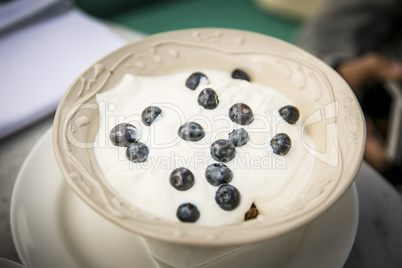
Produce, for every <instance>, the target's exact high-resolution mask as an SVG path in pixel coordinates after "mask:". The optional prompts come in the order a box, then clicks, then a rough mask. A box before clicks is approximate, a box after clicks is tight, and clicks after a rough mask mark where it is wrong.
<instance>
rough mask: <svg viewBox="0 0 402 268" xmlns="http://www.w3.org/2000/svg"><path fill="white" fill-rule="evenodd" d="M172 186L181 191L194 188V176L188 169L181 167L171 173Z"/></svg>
mask: <svg viewBox="0 0 402 268" xmlns="http://www.w3.org/2000/svg"><path fill="white" fill-rule="evenodd" d="M169 181H170V184H171V185H172V186H173V187H174V188H175V189H177V190H179V191H185V190H188V189H190V188H191V187H193V185H194V175H193V173H192V172H191V171H190V170H188V169H187V168H184V167H180V168H176V169H175V170H173V171H172V173H170V177H169Z"/></svg>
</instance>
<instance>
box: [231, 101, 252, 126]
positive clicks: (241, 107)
mask: <svg viewBox="0 0 402 268" xmlns="http://www.w3.org/2000/svg"><path fill="white" fill-rule="evenodd" d="M229 118H230V119H231V120H232V121H233V122H235V123H237V124H240V125H249V124H251V123H252V122H253V121H254V115H253V111H252V110H251V108H250V107H249V106H248V105H247V104H244V103H236V104H233V106H232V107H230V109H229Z"/></svg>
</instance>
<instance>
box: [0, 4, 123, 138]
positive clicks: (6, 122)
mask: <svg viewBox="0 0 402 268" xmlns="http://www.w3.org/2000/svg"><path fill="white" fill-rule="evenodd" d="M126 43H127V41H126V40H125V39H123V38H122V37H120V36H118V35H117V34H116V33H115V32H113V31H112V30H111V29H110V28H108V27H106V26H105V25H103V24H102V23H100V22H98V21H97V20H95V19H93V18H91V17H89V16H87V15H86V14H84V13H83V12H81V11H79V10H78V9H72V10H70V11H68V12H66V13H64V14H61V15H57V16H55V17H52V18H50V19H47V20H45V21H41V22H38V23H35V24H33V25H29V26H26V27H24V28H22V29H19V30H18V31H14V32H12V33H10V34H8V35H5V36H2V37H0V138H2V137H5V136H6V135H9V134H10V133H12V132H14V131H16V130H18V129H21V128H22V127H23V126H26V125H28V124H30V123H32V122H34V121H36V120H38V119H40V118H41V117H43V116H44V115H47V114H49V113H51V112H52V111H54V110H55V109H56V107H57V104H58V102H59V101H60V99H61V97H62V96H63V94H64V92H65V91H66V89H67V88H68V87H69V85H70V84H71V83H72V82H73V81H74V80H75V79H76V78H77V77H78V76H79V74H80V73H82V72H83V71H84V70H86V69H87V68H88V67H89V66H90V65H92V64H93V63H94V62H95V61H97V60H98V59H100V58H101V57H103V56H105V55H106V54H108V53H110V52H112V51H113V50H115V49H117V48H119V47H121V46H123V45H124V44H126ZM21 131H23V130H21Z"/></svg>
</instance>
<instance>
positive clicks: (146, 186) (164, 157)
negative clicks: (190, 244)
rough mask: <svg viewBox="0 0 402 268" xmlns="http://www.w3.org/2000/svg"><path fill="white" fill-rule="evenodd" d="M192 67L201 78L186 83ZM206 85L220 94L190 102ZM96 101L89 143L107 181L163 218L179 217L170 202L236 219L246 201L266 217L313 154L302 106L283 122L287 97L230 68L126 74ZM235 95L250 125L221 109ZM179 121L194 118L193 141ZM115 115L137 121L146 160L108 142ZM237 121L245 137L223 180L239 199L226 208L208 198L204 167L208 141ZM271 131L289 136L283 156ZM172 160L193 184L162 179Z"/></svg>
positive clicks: (286, 198)
mask: <svg viewBox="0 0 402 268" xmlns="http://www.w3.org/2000/svg"><path fill="white" fill-rule="evenodd" d="M196 71H197V72H202V73H204V74H205V75H206V76H207V77H208V81H202V82H201V83H200V85H199V86H198V87H197V88H196V89H195V90H191V89H189V88H187V87H186V86H185V81H186V79H187V78H188V77H189V76H190V75H191V74H192V73H193V72H196ZM207 87H209V88H212V89H214V90H215V92H216V93H217V95H218V97H219V104H218V106H217V107H216V108H215V109H212V110H207V109H205V108H203V107H202V106H200V105H199V104H198V102H197V97H198V95H199V93H200V92H201V91H202V90H203V89H204V88H207ZM97 102H98V106H99V112H100V127H99V132H98V135H97V139H96V141H95V148H94V151H95V157H96V159H97V162H98V164H99V166H100V168H101V170H102V172H103V174H104V176H105V178H106V180H107V182H108V183H109V184H110V185H111V186H112V187H113V188H114V189H115V190H116V191H117V192H119V193H120V194H121V195H122V196H123V197H124V198H125V199H126V200H127V201H128V202H130V203H131V204H133V205H134V206H136V207H138V208H140V209H143V210H145V211H146V212H148V213H150V214H153V215H154V216H156V217H159V218H162V219H166V220H171V221H177V222H178V221H179V220H178V218H177V217H176V210H177V208H178V207H179V206H180V205H181V204H184V203H191V204H194V205H195V206H197V208H198V210H199V212H200V217H199V219H198V220H197V221H196V222H195V223H194V224H201V225H209V226H217V225H227V224H234V223H240V222H243V221H244V215H245V213H246V212H247V211H248V210H249V208H250V206H251V205H252V203H253V202H254V203H255V205H256V206H257V208H258V211H259V214H260V215H265V216H266V217H269V215H270V214H272V213H273V212H275V211H277V210H279V209H281V208H283V207H284V206H286V205H287V204H288V203H289V202H291V201H292V200H293V199H294V198H295V197H297V195H298V194H299V193H300V192H301V190H302V189H303V187H304V186H305V185H306V183H307V182H308V181H309V179H310V176H311V174H312V170H313V168H314V164H315V158H314V156H313V155H311V154H310V153H309V152H307V150H306V149H305V147H304V144H305V143H307V144H309V145H311V144H312V143H311V141H310V140H309V137H308V135H307V134H306V133H305V132H304V128H303V122H302V119H301V118H302V114H303V111H300V113H301V116H300V118H299V120H298V121H297V122H296V123H295V124H293V125H291V124H289V123H287V122H286V121H284V120H283V119H282V117H281V116H280V115H279V112H278V110H279V109H280V108H281V107H283V106H286V105H294V104H293V103H292V102H291V101H290V100H289V99H288V98H286V97H285V96H284V95H282V94H280V93H279V92H278V91H276V90H275V89H272V88H269V87H266V86H264V85H261V84H258V83H256V82H248V81H245V80H239V79H233V78H231V74H230V73H226V72H223V71H217V70H189V71H183V72H178V73H174V74H169V75H163V76H133V75H131V74H126V75H125V76H124V77H123V79H122V81H121V82H120V83H119V84H118V85H117V86H116V87H115V88H113V89H110V90H109V91H107V92H105V93H102V94H98V95H97ZM235 103H245V104H247V105H248V106H249V107H250V108H251V109H252V111H253V113H254V121H253V122H252V123H251V124H250V125H246V126H242V125H238V124H236V123H234V122H232V121H231V120H230V118H229V116H228V111H229V108H230V107H231V106H232V105H233V104H235ZM151 105H152V106H158V107H159V108H161V109H162V113H161V115H160V116H159V117H158V118H157V119H156V120H155V121H154V122H153V123H152V125H151V126H146V125H144V124H143V123H142V121H141V113H142V111H143V110H144V109H145V108H146V107H148V106H151ZM185 122H196V123H198V124H200V125H201V126H202V127H203V128H204V130H205V136H204V137H203V138H202V139H201V140H199V141H196V142H194V141H185V140H183V139H181V138H180V137H179V136H178V134H177V131H178V129H179V127H180V126H181V125H182V124H184V123H185ZM119 123H130V124H132V125H133V126H135V127H136V128H137V130H138V131H139V133H140V139H139V141H140V142H142V143H144V144H146V145H147V146H148V148H149V155H148V159H147V160H146V161H145V162H142V163H133V162H130V161H129V160H128V159H127V157H126V148H125V147H118V146H114V145H113V144H112V143H111V141H110V139H109V133H110V131H111V129H112V128H113V127H114V126H116V125H117V124H119ZM238 128H244V129H246V130H247V131H248V135H249V139H250V140H249V141H248V142H247V143H246V144H245V145H243V146H241V147H236V155H235V157H234V158H233V159H232V160H231V161H229V162H228V163H225V165H227V166H228V167H229V168H230V169H231V171H232V172H233V179H232V181H231V182H230V184H231V185H233V186H234V187H236V188H237V189H238V191H239V192H240V196H241V198H240V204H239V206H238V207H237V208H235V209H234V210H231V211H226V210H223V209H222V208H220V207H219V205H218V204H217V202H216V201H215V194H216V191H217V190H218V187H217V186H213V185H211V184H210V183H208V181H207V180H206V178H205V170H206V168H207V166H208V165H210V164H212V163H217V161H216V160H214V159H213V158H212V157H211V154H210V147H211V144H212V143H213V142H214V141H216V140H218V139H228V134H229V133H230V132H232V131H233V130H234V129H238ZM278 133H286V134H287V135H288V136H289V137H290V138H291V141H292V147H291V149H290V151H289V152H288V153H287V154H286V155H284V156H279V155H276V154H274V153H273V150H272V147H271V146H270V141H271V139H272V137H273V136H275V135H276V134H278ZM310 152H311V151H310ZM178 167H185V168H188V169H189V170H190V171H191V172H192V173H193V174H194V177H195V184H194V185H193V187H191V188H190V189H188V190H186V191H178V190H177V189H175V188H174V187H172V186H171V184H170V182H169V176H170V174H171V172H172V171H173V170H174V169H176V168H178Z"/></svg>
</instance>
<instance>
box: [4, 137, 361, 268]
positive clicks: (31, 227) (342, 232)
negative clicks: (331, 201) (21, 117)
mask: <svg viewBox="0 0 402 268" xmlns="http://www.w3.org/2000/svg"><path fill="white" fill-rule="evenodd" d="M10 217H11V230H12V235H13V239H14V243H15V245H16V249H17V252H18V255H19V256H20V259H21V261H22V263H23V264H24V265H25V266H27V267H32V268H35V267H38V268H47V267H52V268H53V267H60V268H61V267H68V268H71V267H96V268H102V267H108V268H109V267H119V268H123V267H141V268H143V267H151V268H152V267H157V265H156V264H155V262H154V261H153V259H152V258H151V256H150V255H149V253H148V251H147V249H146V248H145V246H144V243H143V241H142V239H141V238H140V237H138V236H136V235H135V234H132V233H130V232H127V231H125V230H123V229H121V228H119V227H117V226H115V225H114V224H112V223H111V222H109V221H107V220H106V219H104V218H102V217H101V216H100V215H98V214H97V213H96V212H95V211H93V210H92V209H91V208H90V207H89V206H88V205H87V204H85V203H84V202H83V201H82V200H81V199H80V198H78V196H76V195H75V194H74V193H73V191H72V190H71V189H70V188H69V186H68V185H67V183H66V182H65V181H64V180H63V178H62V175H61V173H60V171H59V168H58V166H57V163H56V160H55V158H54V155H53V149H52V141H51V129H50V130H48V131H47V132H46V133H45V134H44V136H43V137H42V138H41V139H40V140H39V141H38V143H37V144H36V145H35V147H34V148H33V149H32V151H31V152H30V154H29V155H28V157H27V159H26V160H25V162H24V164H23V166H22V167H21V170H20V173H19V175H18V178H17V181H16V183H15V187H14V191H13V195H12V200H11V212H10ZM357 224H358V200H357V191H356V187H355V185H354V184H353V186H352V187H351V189H349V190H348V191H347V192H346V194H345V195H344V196H343V197H342V199H340V200H339V201H338V202H337V203H336V204H335V205H334V206H333V207H332V208H331V209H330V210H328V211H327V212H325V213H324V214H323V215H321V216H320V217H319V218H317V219H316V220H314V221H313V222H311V223H310V224H309V225H308V226H307V227H306V230H305V234H304V238H303V240H302V242H301V245H300V247H299V249H298V250H297V251H296V253H295V254H294V256H293V257H292V258H291V259H290V260H289V262H288V263H287V264H286V267H287V268H295V267H342V265H343V264H344V263H345V261H346V259H347V257H348V255H349V253H350V250H351V248H352V245H353V242H354V239H355V235H356V231H357ZM252 261H253V260H250V262H249V263H250V267H264V265H263V264H262V263H252Z"/></svg>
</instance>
